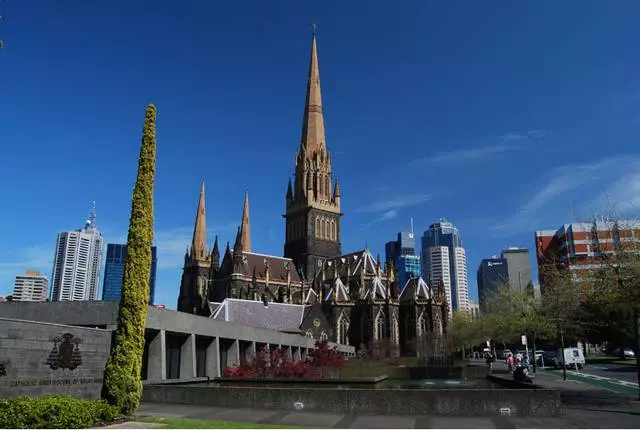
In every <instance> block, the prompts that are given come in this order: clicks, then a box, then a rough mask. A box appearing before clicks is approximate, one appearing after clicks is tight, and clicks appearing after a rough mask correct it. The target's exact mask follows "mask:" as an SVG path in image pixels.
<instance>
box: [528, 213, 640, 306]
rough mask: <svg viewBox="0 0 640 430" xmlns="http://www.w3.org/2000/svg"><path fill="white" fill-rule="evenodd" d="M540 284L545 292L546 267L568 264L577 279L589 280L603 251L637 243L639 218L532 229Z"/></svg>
mask: <svg viewBox="0 0 640 430" xmlns="http://www.w3.org/2000/svg"><path fill="white" fill-rule="evenodd" d="M535 242H536V256H537V260H538V275H539V278H540V288H541V290H542V294H544V289H545V282H546V284H547V285H548V282H549V280H548V279H545V267H548V266H549V265H551V266H552V267H557V268H561V267H562V268H568V269H569V270H570V271H571V272H572V274H573V277H574V279H575V280H576V281H577V282H585V283H588V282H589V281H590V279H591V276H592V274H593V272H594V270H597V269H600V268H602V267H603V264H604V262H603V255H606V256H612V255H613V254H614V252H615V251H616V250H621V249H625V248H629V247H636V246H640V220H621V221H608V220H596V221H594V222H591V223H572V224H565V225H563V226H562V227H560V228H559V229H558V230H539V231H536V233H535Z"/></svg>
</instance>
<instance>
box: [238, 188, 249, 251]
mask: <svg viewBox="0 0 640 430" xmlns="http://www.w3.org/2000/svg"><path fill="white" fill-rule="evenodd" d="M240 231H241V232H242V252H251V230H250V227H249V192H247V193H246V194H245V195H244V208H243V209H242V225H241V226H240Z"/></svg>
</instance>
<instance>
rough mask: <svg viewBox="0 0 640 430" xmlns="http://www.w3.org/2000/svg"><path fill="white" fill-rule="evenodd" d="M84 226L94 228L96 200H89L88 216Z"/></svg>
mask: <svg viewBox="0 0 640 430" xmlns="http://www.w3.org/2000/svg"><path fill="white" fill-rule="evenodd" d="M85 227H86V228H96V201H95V200H94V201H92V202H91V208H90V209H89V217H88V218H87V223H86V226H85Z"/></svg>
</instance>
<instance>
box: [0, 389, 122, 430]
mask: <svg viewBox="0 0 640 430" xmlns="http://www.w3.org/2000/svg"><path fill="white" fill-rule="evenodd" d="M118 415H119V414H118V409H117V408H115V407H113V406H110V405H109V404H107V402H105V401H104V400H84V399H76V398H74V397H70V396H46V397H13V398H7V399H0V428H25V429H42V428H45V429H46V428H60V429H64V428H70V429H79V428H88V427H92V426H94V425H96V424H98V423H101V422H111V421H114V420H115V419H116V418H118Z"/></svg>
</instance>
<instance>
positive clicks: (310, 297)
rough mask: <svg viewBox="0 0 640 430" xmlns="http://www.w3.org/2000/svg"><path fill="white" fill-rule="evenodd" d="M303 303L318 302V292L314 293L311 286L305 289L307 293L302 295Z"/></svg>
mask: <svg viewBox="0 0 640 430" xmlns="http://www.w3.org/2000/svg"><path fill="white" fill-rule="evenodd" d="M302 302H303V303H304V304H305V305H310V304H313V303H320V299H319V297H318V293H316V290H314V289H313V288H309V289H308V290H307V294H306V295H305V297H304V300H303V301H302Z"/></svg>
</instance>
